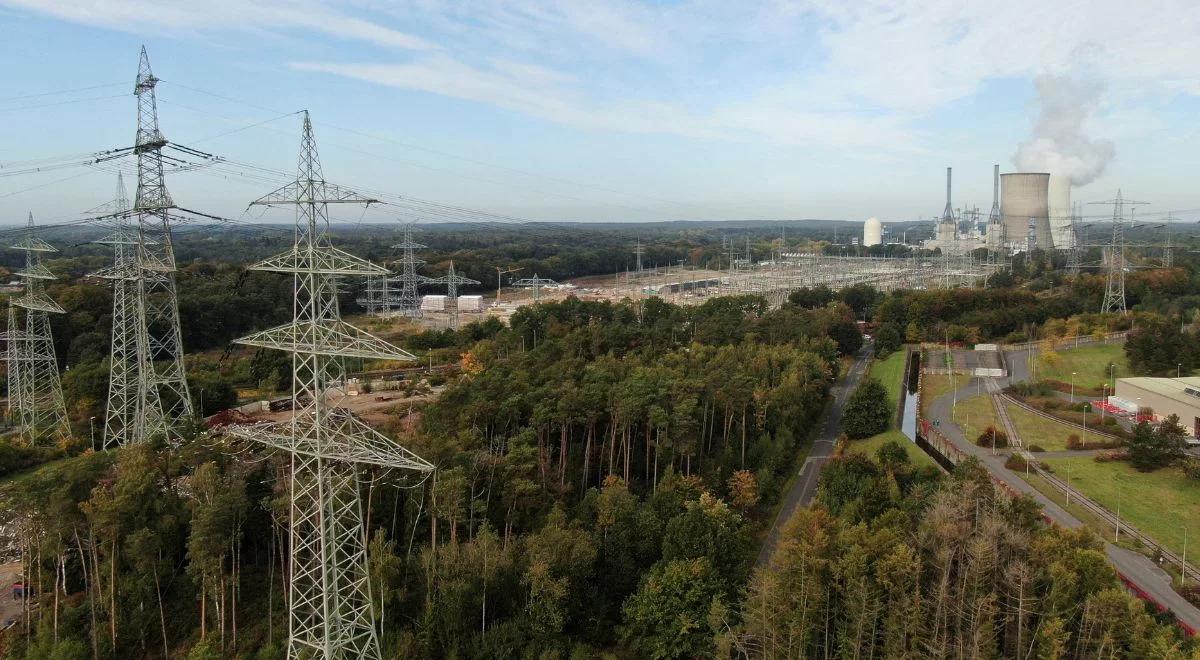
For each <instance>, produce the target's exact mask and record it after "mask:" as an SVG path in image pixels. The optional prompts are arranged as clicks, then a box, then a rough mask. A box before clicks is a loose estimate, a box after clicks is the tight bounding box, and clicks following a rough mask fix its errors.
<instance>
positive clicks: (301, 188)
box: [227, 112, 433, 660]
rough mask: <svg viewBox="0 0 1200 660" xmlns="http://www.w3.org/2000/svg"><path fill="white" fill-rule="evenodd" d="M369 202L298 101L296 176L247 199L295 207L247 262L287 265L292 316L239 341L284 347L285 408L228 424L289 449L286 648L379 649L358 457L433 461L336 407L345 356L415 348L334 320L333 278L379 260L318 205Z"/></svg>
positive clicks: (423, 466) (281, 269) (405, 465)
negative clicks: (344, 238) (286, 230)
mask: <svg viewBox="0 0 1200 660" xmlns="http://www.w3.org/2000/svg"><path fill="white" fill-rule="evenodd" d="M374 201H376V200H373V199H371V198H369V197H364V196H362V195H359V194H358V193H356V192H354V191H351V190H346V189H344V188H340V187H338V186H335V185H333V184H330V183H326V182H325V179H324V177H323V175H322V173H321V163H320V160H319V159H318V157H317V147H316V143H315V141H314V139H313V133H312V123H311V122H310V121H309V117H308V113H307V112H305V113H304V129H303V139H302V141H301V146H300V162H299V175H298V177H297V179H296V181H294V182H292V183H289V184H288V185H286V186H284V187H282V188H280V189H278V190H276V191H275V192H272V193H269V194H267V195H266V196H264V197H261V198H259V199H258V200H256V201H255V202H252V204H257V205H269V206H277V205H281V204H289V205H294V206H295V207H296V230H295V235H296V243H295V245H294V246H293V247H292V249H291V250H289V251H288V252H285V253H284V254H281V255H278V256H275V257H271V258H269V259H266V260H264V261H261V262H259V263H257V264H255V265H253V266H251V267H250V269H251V270H260V271H268V272H276V273H290V274H291V275H292V277H293V281H294V286H295V298H294V301H293V310H294V316H293V320H292V322H291V323H286V324H284V325H281V326H278V327H275V328H271V329H269V330H263V331H260V332H257V333H255V334H252V335H250V336H248V337H244V338H242V339H239V340H237V341H238V343H241V344H245V345H247V346H255V347H259V348H270V349H275V350H281V351H285V352H288V353H291V354H292V369H293V372H294V374H295V376H294V378H293V385H292V416H291V420H290V421H288V422H283V423H278V424H261V425H247V426H230V427H228V428H227V430H228V432H229V433H230V434H232V435H234V436H235V437H239V438H243V439H247V440H251V441H254V442H258V443H261V444H265V445H267V446H269V447H274V448H278V449H282V450H284V451H287V452H290V453H291V473H292V476H291V525H290V539H291V559H290V566H291V575H290V584H289V590H290V591H289V598H288V609H289V616H288V657H290V658H297V657H304V658H308V657H318V658H324V659H326V660H329V659H332V658H380V648H379V637H378V635H377V633H376V631H375V621H374V615H373V612H372V604H371V586H370V580H369V576H368V573H367V556H366V544H365V534H364V531H363V523H364V520H363V511H362V502H361V499H360V497H359V486H360V483H359V476H358V470H357V468H358V466H359V465H371V466H377V467H383V468H396V469H405V470H415V471H418V472H425V473H428V472H431V471H432V470H433V466H432V465H430V464H429V463H427V462H426V461H424V460H423V459H421V458H419V457H417V456H416V455H415V454H413V453H412V452H410V451H408V450H407V449H404V448H403V447H400V446H398V445H396V444H395V443H394V442H392V441H391V440H389V439H388V438H386V437H385V436H383V435H381V434H380V433H378V432H376V431H375V430H373V429H371V428H370V427H369V426H367V425H366V424H364V423H363V422H361V421H359V420H358V418H356V417H354V416H353V415H352V414H350V413H349V412H348V411H346V410H345V409H342V408H337V407H336V406H335V403H336V398H337V397H339V396H340V391H341V389H340V388H342V387H344V384H345V383H344V380H345V367H344V360H345V358H349V357H356V358H365V359H386V360H415V359H416V358H415V357H414V356H413V355H411V354H409V353H406V352H405V351H402V350H400V349H399V348H396V347H394V346H392V345H390V344H388V343H387V342H385V341H383V340H382V339H379V338H377V337H375V336H373V335H371V334H369V333H367V332H364V331H362V330H359V329H358V328H356V327H354V326H352V325H350V324H348V323H345V322H343V321H342V319H341V314H340V313H339V310H338V295H337V279H338V278H339V277H363V276H366V275H384V276H386V274H387V271H386V270H384V269H383V268H380V267H379V266H376V265H374V264H371V263H369V262H367V261H364V260H362V259H359V258H358V257H355V256H353V255H351V254H349V253H347V252H344V251H342V250H339V249H337V248H334V247H333V246H332V245H331V244H330V241H329V209H328V206H329V204H347V203H351V204H370V203H372V202H374Z"/></svg>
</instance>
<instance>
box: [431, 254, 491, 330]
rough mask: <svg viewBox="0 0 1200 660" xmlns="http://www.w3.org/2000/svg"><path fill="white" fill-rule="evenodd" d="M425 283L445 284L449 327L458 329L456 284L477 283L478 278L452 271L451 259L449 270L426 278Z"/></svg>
mask: <svg viewBox="0 0 1200 660" xmlns="http://www.w3.org/2000/svg"><path fill="white" fill-rule="evenodd" d="M426 283H427V284H445V285H446V305H447V309H446V311H448V312H449V313H450V329H451V330H458V285H460V284H479V280H473V279H471V278H469V277H463V276H462V275H459V274H458V273H456V272H454V262H453V261H451V262H450V271H449V272H447V273H446V274H445V275H443V276H442V277H434V278H429V279H427V280H426Z"/></svg>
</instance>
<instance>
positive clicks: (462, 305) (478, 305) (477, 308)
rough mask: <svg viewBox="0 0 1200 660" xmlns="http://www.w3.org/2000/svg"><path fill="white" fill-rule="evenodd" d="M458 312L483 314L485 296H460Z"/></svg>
mask: <svg viewBox="0 0 1200 660" xmlns="http://www.w3.org/2000/svg"><path fill="white" fill-rule="evenodd" d="M458 311H460V312H482V311H483V296H459V297H458Z"/></svg>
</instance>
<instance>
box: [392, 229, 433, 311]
mask: <svg viewBox="0 0 1200 660" xmlns="http://www.w3.org/2000/svg"><path fill="white" fill-rule="evenodd" d="M412 232H413V226H412V225H411V224H406V225H404V240H403V241H401V242H399V243H397V244H395V245H393V246H392V248H393V249H395V250H400V274H399V275H396V276H395V277H393V278H391V282H392V283H393V284H396V285H398V286H399V288H400V292H399V294H398V295H397V296H396V307H397V309H399V313H400V315H401V316H407V317H409V318H420V317H421V296H420V294H419V293H418V291H417V287H419V286H421V285H423V284H428V283H429V282H430V279H429V278H428V277H425V276H424V275H420V274H418V273H417V266H420V265H422V264H424V263H425V262H424V261H423V260H421V259H418V258H417V250H423V249H425V247H426V246H424V245H422V244H420V243H417V242H416V241H414V240H413V239H412Z"/></svg>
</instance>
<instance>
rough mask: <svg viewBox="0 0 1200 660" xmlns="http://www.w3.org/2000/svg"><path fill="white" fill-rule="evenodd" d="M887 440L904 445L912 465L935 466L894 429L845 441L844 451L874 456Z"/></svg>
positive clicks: (926, 455) (913, 444)
mask: <svg viewBox="0 0 1200 660" xmlns="http://www.w3.org/2000/svg"><path fill="white" fill-rule="evenodd" d="M889 440H895V441H896V442H898V443H900V446H902V447H904V451H906V452H908V460H909V461H910V462H911V463H912V464H913V466H915V467H923V466H926V465H931V466H935V467H936V465H937V464H936V463H934V462H933V459H932V458H930V457H929V455H928V454H926V453H925V452H923V451H921V448H920V447H918V446H917V445H916V444H915V443H914V442H913V441H912V440H909V439H908V437H907V436H905V435H904V434H903V433H901V432H900V431H896V430H892V431H884V432H883V433H880V434H879V435H873V436H871V437H869V438H866V439H864V440H851V441H849V442H848V443H847V446H846V451H847V452H851V453H855V454H865V455H867V456H870V457H871V458H874V457H875V452H876V450H878V449H879V448H880V447H882V446H883V443H885V442H887V441H889Z"/></svg>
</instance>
